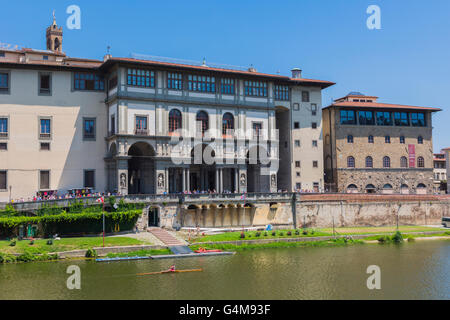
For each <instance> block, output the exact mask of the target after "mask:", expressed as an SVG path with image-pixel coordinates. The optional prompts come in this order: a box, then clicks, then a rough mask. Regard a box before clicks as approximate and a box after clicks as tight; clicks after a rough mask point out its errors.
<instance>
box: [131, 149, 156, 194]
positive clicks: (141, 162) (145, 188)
mask: <svg viewBox="0 0 450 320" xmlns="http://www.w3.org/2000/svg"><path fill="white" fill-rule="evenodd" d="M128 156H130V157H131V158H130V159H129V160H128V194H153V193H155V191H156V189H155V162H154V157H155V150H154V149H153V147H152V146H151V145H149V144H148V143H146V142H136V143H135V144H133V145H132V146H131V147H130V149H128Z"/></svg>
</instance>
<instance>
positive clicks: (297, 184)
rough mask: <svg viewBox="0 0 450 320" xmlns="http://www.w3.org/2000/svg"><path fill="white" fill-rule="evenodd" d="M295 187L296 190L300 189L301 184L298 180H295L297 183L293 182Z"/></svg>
mask: <svg viewBox="0 0 450 320" xmlns="http://www.w3.org/2000/svg"><path fill="white" fill-rule="evenodd" d="M295 189H296V190H297V191H300V190H301V189H302V184H301V183H299V182H297V183H296V184H295Z"/></svg>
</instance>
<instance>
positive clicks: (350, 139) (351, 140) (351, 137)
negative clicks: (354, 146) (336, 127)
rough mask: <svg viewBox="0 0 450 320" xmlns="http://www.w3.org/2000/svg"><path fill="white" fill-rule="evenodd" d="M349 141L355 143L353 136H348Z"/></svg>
mask: <svg viewBox="0 0 450 320" xmlns="http://www.w3.org/2000/svg"><path fill="white" fill-rule="evenodd" d="M347 143H353V136H351V135H349V136H347Z"/></svg>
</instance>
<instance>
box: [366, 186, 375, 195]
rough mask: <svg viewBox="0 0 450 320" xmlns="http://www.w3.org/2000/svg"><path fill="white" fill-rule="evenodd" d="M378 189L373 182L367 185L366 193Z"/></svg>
mask: <svg viewBox="0 0 450 320" xmlns="http://www.w3.org/2000/svg"><path fill="white" fill-rule="evenodd" d="M376 191H377V188H375V186H374V185H373V184H368V185H367V186H366V193H375V192H376Z"/></svg>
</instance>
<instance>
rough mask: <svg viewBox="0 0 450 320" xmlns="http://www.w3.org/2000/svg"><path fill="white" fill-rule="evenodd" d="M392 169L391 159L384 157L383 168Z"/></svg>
mask: <svg viewBox="0 0 450 320" xmlns="http://www.w3.org/2000/svg"><path fill="white" fill-rule="evenodd" d="M390 167H391V158H389V157H384V158H383V168H390Z"/></svg>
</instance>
